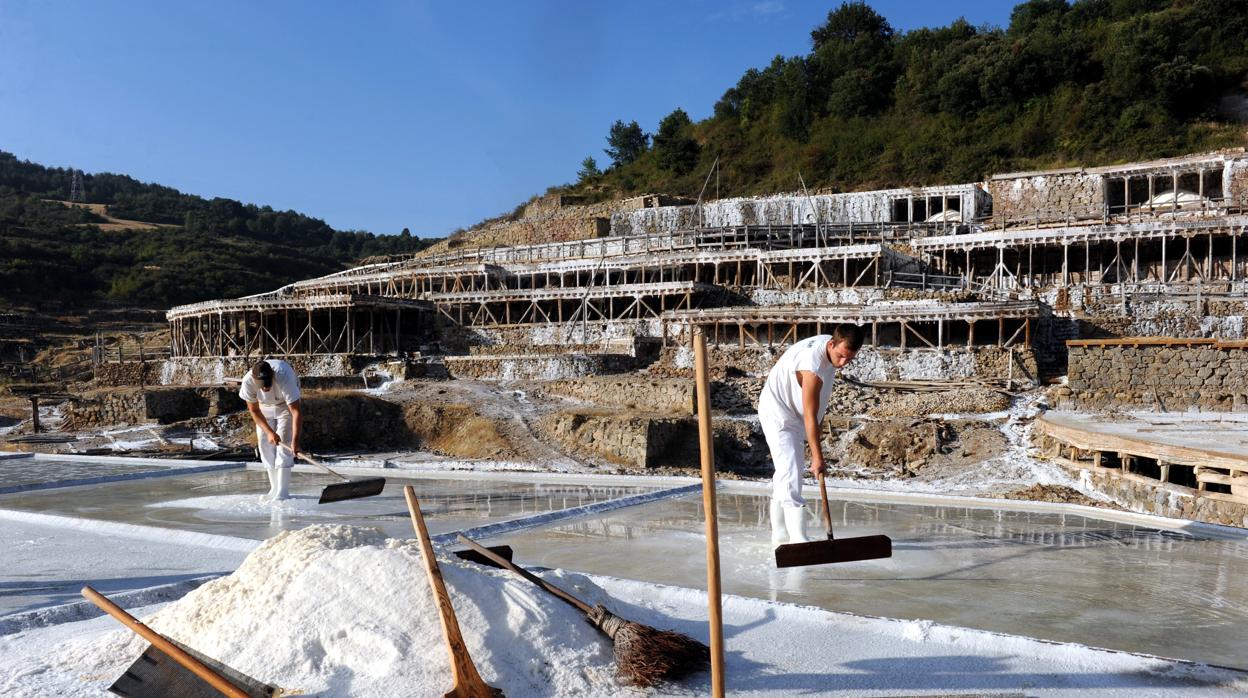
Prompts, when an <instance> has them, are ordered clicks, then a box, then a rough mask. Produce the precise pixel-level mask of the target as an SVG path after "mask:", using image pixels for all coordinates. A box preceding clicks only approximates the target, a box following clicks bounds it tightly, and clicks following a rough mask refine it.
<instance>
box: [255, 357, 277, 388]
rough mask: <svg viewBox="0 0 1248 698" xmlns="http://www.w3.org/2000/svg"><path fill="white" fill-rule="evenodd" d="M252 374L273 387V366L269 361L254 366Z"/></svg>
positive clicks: (265, 385)
mask: <svg viewBox="0 0 1248 698" xmlns="http://www.w3.org/2000/svg"><path fill="white" fill-rule="evenodd" d="M251 375H252V377H254V378H255V379H256V380H258V381H260V382H261V384H263V385H264V387H266V388H271V387H273V367H272V366H270V365H269V362H268V361H261V362H260V363H258V364H256V365H255V366H252V367H251Z"/></svg>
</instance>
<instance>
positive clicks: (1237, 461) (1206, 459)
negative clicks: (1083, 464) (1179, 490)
mask: <svg viewBox="0 0 1248 698" xmlns="http://www.w3.org/2000/svg"><path fill="white" fill-rule="evenodd" d="M1034 424H1035V425H1036V428H1038V429H1039V430H1040V431H1041V433H1043V434H1047V435H1049V436H1052V437H1054V438H1056V439H1059V440H1061V441H1063V442H1065V443H1068V444H1070V445H1073V446H1075V447H1077V448H1082V449H1086V450H1097V451H1117V452H1120V453H1128V454H1131V455H1133V456H1136V457H1142V458H1151V459H1153V460H1156V461H1159V462H1161V461H1164V462H1166V463H1171V464H1175V465H1186V466H1193V467H1194V466H1210V467H1215V468H1224V469H1227V470H1237V471H1241V472H1248V455H1240V454H1232V453H1228V452H1225V451H1214V450H1210V449H1204V448H1196V447H1193V446H1179V445H1175V444H1166V443H1161V442H1158V441H1152V440H1149V439H1146V438H1131V437H1128V436H1121V435H1118V434H1109V433H1105V432H1100V431H1094V430H1091V429H1084V428H1079V427H1075V426H1072V425H1067V424H1061V423H1057V422H1054V421H1053V420H1052V418H1051V417H1049V416H1047V415H1044V416H1041V417H1039V418H1037V419H1036V421H1035V422H1034Z"/></svg>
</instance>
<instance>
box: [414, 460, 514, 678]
mask: <svg viewBox="0 0 1248 698" xmlns="http://www.w3.org/2000/svg"><path fill="white" fill-rule="evenodd" d="M403 497H404V498H405V499H407V511H408V513H409V514H411V516H412V527H413V528H415V529H416V537H417V538H418V539H419V540H420V557H421V559H423V560H424V561H425V572H426V573H427V575H428V577H429V587H430V588H431V589H432V590H433V600H434V602H435V603H437V605H438V614H439V616H440V618H441V620H442V634H443V636H445V637H446V649H447V652H449V653H450V655H451V675H452V677H453V680H454V686H452V688H451V691H450V693H447V694H446V695H447V696H462V697H463V698H488V697H489V696H501V695H502V691H500V690H498V689H497V688H494V687H492V686H490V685H488V684H486V683H485V681H484V680H483V679H482V678H481V674H479V673H477V667H476V665H474V664H473V663H472V657H471V656H470V655H469V654H468V645H467V644H465V643H464V636H463V634H462V633H460V631H459V621H458V620H457V619H456V618H455V607H454V606H452V605H451V595H450V594H448V593H447V591H446V582H444V581H443V580H442V570H441V569H440V568H439V567H438V560H437V558H435V557H434V556H433V542H432V541H430V540H429V529H427V528H425V517H424V515H423V514H422V513H421V511H420V502H418V501H417V500H416V490H415V489H413V488H412V486H411V485H405V486H404V487H403Z"/></svg>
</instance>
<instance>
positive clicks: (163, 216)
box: [0, 152, 434, 308]
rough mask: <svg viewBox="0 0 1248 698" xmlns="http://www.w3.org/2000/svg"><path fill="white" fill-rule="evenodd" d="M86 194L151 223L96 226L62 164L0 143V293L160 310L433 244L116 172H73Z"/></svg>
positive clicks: (14, 298)
mask: <svg viewBox="0 0 1248 698" xmlns="http://www.w3.org/2000/svg"><path fill="white" fill-rule="evenodd" d="M82 185H83V187H82V188H83V194H85V202H86V203H98V204H106V205H107V206H108V209H107V210H108V214H109V215H110V216H112V217H114V218H119V219H126V220H134V221H144V222H149V223H158V224H162V227H160V228H157V229H143V230H112V229H109V230H101V229H100V228H99V227H97V226H98V225H99V224H101V223H103V222H104V221H103V219H101V218H100V217H99V216H97V215H95V214H94V213H92V212H91V211H88V210H86V209H82V208H70V207H67V206H65V205H63V204H61V203H57V201H67V200H69V199H70V195H71V188H72V186H73V172H72V171H71V170H66V169H59V168H49V167H44V166H42V165H38V164H35V163H31V162H26V161H21V160H18V159H17V158H16V157H15V156H13V155H11V154H9V153H5V152H0V301H3V302H6V303H11V304H13V303H24V304H33V305H41V304H44V305H46V304H47V303H48V302H49V301H53V302H58V303H61V304H65V305H70V306H90V305H97V304H100V303H121V304H128V305H137V306H146V307H156V308H165V307H168V306H170V305H176V304H179V303H189V302H194V301H200V300H206V299H210V298H225V297H236V296H242V295H248V294H252V293H259V292H262V291H270V290H273V289H275V288H277V287H279V286H282V285H284V284H287V283H290V282H292V281H297V280H299V279H306V278H308V277H311V276H319V275H322V274H328V273H331V272H334V271H338V270H340V269H344V268H346V267H347V266H349V265H350V264H352V263H353V262H356V261H358V260H360V259H361V258H364V257H369V256H372V255H383V254H400V253H407V252H416V251H418V250H421V249H423V248H425V247H427V246H429V245H430V244H432V243H433V242H434V240H431V239H421V238H417V237H413V236H412V235H411V234H410V233H409V232H408V231H407V230H404V231H403V233H402V234H400V235H374V234H372V233H368V232H361V231H339V230H334V229H333V228H331V227H330V226H329V225H327V224H326V223H325V222H324V221H322V220H319V219H317V218H312V217H309V216H306V215H304V214H302V213H297V212H295V211H274V210H273V209H271V208H269V207H268V206H255V205H252V204H243V203H239V202H238V201H233V200H231V199H220V198H217V199H204V198H201V197H198V196H193V195H190V194H183V193H182V192H179V191H177V190H176V189H171V188H169V187H164V186H160V185H157V184H146V183H143V182H139V181H138V180H135V179H133V178H131V177H127V176H125V175H117V174H107V173H101V174H83V175H82Z"/></svg>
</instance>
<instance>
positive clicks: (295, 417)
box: [288, 399, 303, 456]
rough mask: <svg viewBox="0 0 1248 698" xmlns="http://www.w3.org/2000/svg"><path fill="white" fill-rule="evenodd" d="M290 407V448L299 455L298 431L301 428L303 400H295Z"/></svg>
mask: <svg viewBox="0 0 1248 698" xmlns="http://www.w3.org/2000/svg"><path fill="white" fill-rule="evenodd" d="M288 407H290V450H291V451H294V453H295V455H296V456H298V455H299V432H300V430H302V429H303V400H302V399H299V400H295V401H294V402H292V403H290V404H289V405H288Z"/></svg>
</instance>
